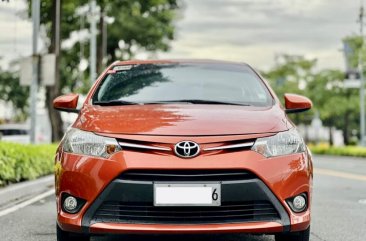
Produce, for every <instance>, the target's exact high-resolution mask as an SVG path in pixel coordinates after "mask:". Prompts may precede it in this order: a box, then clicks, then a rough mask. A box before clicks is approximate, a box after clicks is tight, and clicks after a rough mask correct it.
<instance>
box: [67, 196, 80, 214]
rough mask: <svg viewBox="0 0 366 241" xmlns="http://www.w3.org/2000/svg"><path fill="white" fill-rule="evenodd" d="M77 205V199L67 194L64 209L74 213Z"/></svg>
mask: <svg viewBox="0 0 366 241" xmlns="http://www.w3.org/2000/svg"><path fill="white" fill-rule="evenodd" d="M77 207H78V200H76V198H74V197H72V196H68V197H67V198H65V200H64V209H65V211H66V212H69V213H74V212H75V211H76V209H77Z"/></svg>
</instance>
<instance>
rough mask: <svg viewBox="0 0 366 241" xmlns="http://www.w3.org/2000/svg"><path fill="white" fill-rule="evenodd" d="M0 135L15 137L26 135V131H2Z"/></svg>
mask: <svg viewBox="0 0 366 241" xmlns="http://www.w3.org/2000/svg"><path fill="white" fill-rule="evenodd" d="M0 133H1V134H2V135H3V136H16V135H27V134H28V131H27V130H22V129H4V130H0Z"/></svg>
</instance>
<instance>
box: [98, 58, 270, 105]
mask: <svg viewBox="0 0 366 241" xmlns="http://www.w3.org/2000/svg"><path fill="white" fill-rule="evenodd" d="M119 67H121V68H117V69H118V71H116V72H115V73H111V74H108V75H107V76H106V77H105V79H104V80H103V81H102V82H101V84H100V85H99V86H98V88H97V90H96V92H95V94H94V96H93V103H94V104H98V103H99V104H101V103H103V104H106V103H107V105H108V103H114V104H116V103H117V104H118V103H119V104H121V105H123V104H137V103H138V104H143V103H159V102H162V103H169V102H179V101H182V102H190V100H192V101H191V103H197V104H199V103H205V101H206V102H207V103H208V104H215V103H216V104H220V103H227V104H230V103H231V104H242V105H252V106H269V105H272V102H273V99H272V96H271V95H270V94H269V92H268V89H267V87H266V86H265V85H264V83H263V82H262V80H261V79H260V78H259V77H258V76H257V75H256V73H254V71H252V70H251V69H250V68H249V67H248V66H246V65H240V64H142V65H134V66H119Z"/></svg>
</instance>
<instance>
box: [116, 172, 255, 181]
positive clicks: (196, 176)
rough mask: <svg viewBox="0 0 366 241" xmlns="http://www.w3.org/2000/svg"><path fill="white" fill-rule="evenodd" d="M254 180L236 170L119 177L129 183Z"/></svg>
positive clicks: (141, 173)
mask: <svg viewBox="0 0 366 241" xmlns="http://www.w3.org/2000/svg"><path fill="white" fill-rule="evenodd" d="M252 178H256V176H255V175H254V174H252V173H250V172H247V171H241V170H240V171H238V170H235V171H233V170H218V171H215V170H151V171H149V170H133V171H127V172H125V173H123V174H122V175H121V176H120V179H122V180H130V181H150V182H159V181H168V182H175V181H195V182H199V181H205V182H207V181H238V180H248V179H252Z"/></svg>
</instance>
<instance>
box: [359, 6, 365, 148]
mask: <svg viewBox="0 0 366 241" xmlns="http://www.w3.org/2000/svg"><path fill="white" fill-rule="evenodd" d="M364 17H365V11H364V6H363V0H361V7H360V15H359V23H360V36H361V38H362V47H361V50H360V52H359V54H358V68H359V72H360V82H361V85H360V135H361V145H362V146H365V145H366V143H365V79H364V74H363V67H364V66H363V65H364V63H363V56H362V54H363V50H364V49H365V48H364V47H365V38H364Z"/></svg>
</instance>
